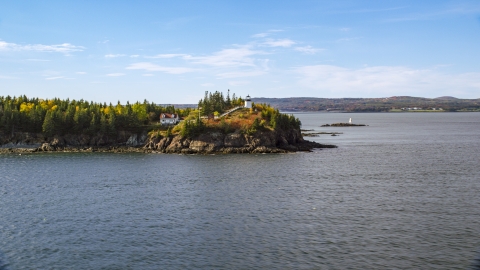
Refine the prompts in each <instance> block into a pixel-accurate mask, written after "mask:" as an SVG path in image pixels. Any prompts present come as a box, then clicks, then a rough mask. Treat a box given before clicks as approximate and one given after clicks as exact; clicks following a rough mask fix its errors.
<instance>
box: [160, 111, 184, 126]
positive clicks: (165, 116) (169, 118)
mask: <svg viewBox="0 0 480 270" xmlns="http://www.w3.org/2000/svg"><path fill="white" fill-rule="evenodd" d="M179 122H180V116H179V115H178V114H175V113H161V114H160V124H162V125H176V124H178V123H179Z"/></svg>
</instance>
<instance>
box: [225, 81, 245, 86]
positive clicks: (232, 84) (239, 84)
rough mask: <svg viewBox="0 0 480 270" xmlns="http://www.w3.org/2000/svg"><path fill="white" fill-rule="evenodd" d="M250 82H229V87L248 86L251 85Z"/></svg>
mask: <svg viewBox="0 0 480 270" xmlns="http://www.w3.org/2000/svg"><path fill="white" fill-rule="evenodd" d="M249 83H250V82H248V81H232V82H228V84H229V85H231V86H241V85H246V84H249Z"/></svg>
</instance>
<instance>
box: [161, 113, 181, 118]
mask: <svg viewBox="0 0 480 270" xmlns="http://www.w3.org/2000/svg"><path fill="white" fill-rule="evenodd" d="M164 118H178V114H176V113H161V114H160V119H164Z"/></svg>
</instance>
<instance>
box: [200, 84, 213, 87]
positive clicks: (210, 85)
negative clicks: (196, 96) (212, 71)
mask: <svg viewBox="0 0 480 270" xmlns="http://www.w3.org/2000/svg"><path fill="white" fill-rule="evenodd" d="M200 85H201V86H203V87H212V86H215V84H213V83H202V84H200Z"/></svg>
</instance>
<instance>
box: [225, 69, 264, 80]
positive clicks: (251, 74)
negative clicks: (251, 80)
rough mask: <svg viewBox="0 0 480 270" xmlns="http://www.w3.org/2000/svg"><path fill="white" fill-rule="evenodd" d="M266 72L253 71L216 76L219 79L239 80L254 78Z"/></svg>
mask: <svg viewBox="0 0 480 270" xmlns="http://www.w3.org/2000/svg"><path fill="white" fill-rule="evenodd" d="M265 73H266V72H265V71H262V70H254V71H233V72H225V73H220V74H217V77H219V78H240V77H254V76H260V75H264V74H265Z"/></svg>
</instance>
